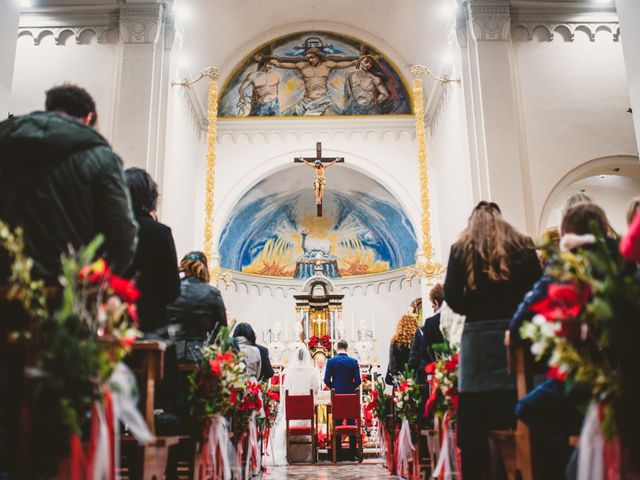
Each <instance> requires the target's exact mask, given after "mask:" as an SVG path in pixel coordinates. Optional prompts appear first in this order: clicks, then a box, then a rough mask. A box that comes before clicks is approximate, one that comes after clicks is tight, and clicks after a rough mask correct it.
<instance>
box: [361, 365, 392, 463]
mask: <svg viewBox="0 0 640 480" xmlns="http://www.w3.org/2000/svg"><path fill="white" fill-rule="evenodd" d="M379 378H382V377H379ZM391 400H392V397H391V395H389V394H388V393H386V392H385V384H384V381H382V380H378V381H377V382H375V384H374V388H373V389H372V390H371V393H370V394H369V396H368V397H367V398H366V401H365V407H364V415H365V419H366V418H367V416H368V415H371V416H372V417H373V418H375V419H376V428H377V437H378V442H379V444H380V455H381V456H382V457H384V458H385V461H386V464H387V469H388V470H389V471H390V472H392V471H393V445H391V433H392V432H391V431H390V429H393V428H394V426H393V425H391V424H389V423H388V422H387V415H388V414H389V412H390V411H391V404H392V401H391Z"/></svg>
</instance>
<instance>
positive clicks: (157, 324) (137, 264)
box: [124, 167, 180, 333]
mask: <svg viewBox="0 0 640 480" xmlns="http://www.w3.org/2000/svg"><path fill="white" fill-rule="evenodd" d="M124 173H125V178H126V181H127V186H128V187H129V193H130V194H131V202H132V204H133V211H134V213H135V217H136V221H137V222H138V225H139V228H140V231H139V240H138V249H137V250H136V255H135V257H134V260H133V264H132V265H131V267H130V268H129V272H128V276H129V277H131V278H135V279H136V282H137V284H138V288H139V289H140V299H139V300H138V316H139V317H140V330H141V331H142V332H143V333H162V329H163V328H166V327H167V325H168V323H169V320H168V317H167V311H166V308H167V305H168V304H169V303H171V302H172V301H173V300H175V299H176V297H177V296H178V294H179V293H180V277H179V275H178V259H177V256H176V247H175V243H174V241H173V235H172V234H171V229H170V228H169V227H168V226H166V225H164V224H162V223H160V222H158V221H156V219H155V212H156V207H157V203H158V186H157V184H156V182H155V181H154V180H153V178H151V175H149V174H148V173H147V172H146V171H145V170H142V169H141V168H135V167H132V168H128V169H126V170H125V172H124Z"/></svg>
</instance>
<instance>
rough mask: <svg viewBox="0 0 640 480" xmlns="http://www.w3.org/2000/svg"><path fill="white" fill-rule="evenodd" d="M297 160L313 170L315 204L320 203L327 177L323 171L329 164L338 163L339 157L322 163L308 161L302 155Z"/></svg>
mask: <svg viewBox="0 0 640 480" xmlns="http://www.w3.org/2000/svg"><path fill="white" fill-rule="evenodd" d="M298 160H299V161H301V162H302V163H304V164H305V165H308V166H309V167H311V168H313V169H314V170H315V172H316V176H315V178H314V179H313V191H314V192H315V194H316V205H322V197H323V196H324V186H325V185H326V183H327V179H326V177H325V176H324V171H325V169H327V168H329V167H330V166H332V165H334V164H336V163H338V162H339V161H340V158H336V159H335V160H333V161H331V162H329V163H327V164H324V163H322V162H321V161H320V160H316V161H315V162H309V161H308V160H305V159H304V158H302V157H299V158H298Z"/></svg>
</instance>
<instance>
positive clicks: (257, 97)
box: [218, 32, 411, 117]
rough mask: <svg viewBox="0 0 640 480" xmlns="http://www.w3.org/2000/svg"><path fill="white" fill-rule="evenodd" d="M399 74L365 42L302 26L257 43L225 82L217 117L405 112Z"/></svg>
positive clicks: (406, 104)
mask: <svg viewBox="0 0 640 480" xmlns="http://www.w3.org/2000/svg"><path fill="white" fill-rule="evenodd" d="M410 105H411V101H410V97H409V94H408V92H407V89H406V88H405V86H404V84H403V82H402V77H401V76H400V74H399V73H398V72H397V71H396V70H395V68H394V67H393V66H392V65H391V64H390V63H389V61H388V60H387V59H386V58H385V57H384V55H382V54H381V53H380V52H378V51H377V50H376V49H374V48H373V47H371V46H370V45H368V44H366V43H364V42H361V41H358V40H354V39H352V38H349V37H345V36H343V35H339V34H335V33H329V32H301V33H295V34H292V35H288V36H286V37H282V38H278V39H275V40H273V41H271V42H269V43H268V44H266V45H263V46H262V47H260V48H258V49H257V50H255V51H254V52H252V54H251V55H250V56H249V58H248V59H247V60H246V61H245V62H244V63H242V64H241V65H239V66H238V67H237V68H236V70H235V72H234V73H233V74H232V75H231V77H230V80H229V81H228V82H227V83H226V85H225V88H224V91H223V93H222V96H221V99H220V103H219V107H218V115H219V116H220V117H256V116H289V115H293V116H321V115H383V114H410V113H411V106H410Z"/></svg>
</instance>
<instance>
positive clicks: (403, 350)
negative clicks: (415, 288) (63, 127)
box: [385, 313, 420, 385]
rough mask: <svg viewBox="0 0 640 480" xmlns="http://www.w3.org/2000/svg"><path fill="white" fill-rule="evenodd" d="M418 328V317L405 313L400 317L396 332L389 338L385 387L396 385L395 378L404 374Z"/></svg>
mask: <svg viewBox="0 0 640 480" xmlns="http://www.w3.org/2000/svg"><path fill="white" fill-rule="evenodd" d="M419 327H420V324H419V323H418V316H417V315H416V314H413V313H406V314H404V315H402V317H400V320H398V323H397V324H396V331H395V333H394V335H393V337H391V345H390V346H389V367H388V368H387V376H386V377H385V382H386V384H387V385H396V377H398V375H400V374H402V373H404V367H405V366H406V365H407V362H408V361H409V352H410V351H411V344H412V343H413V337H414V335H415V333H416V330H417V329H418V328H419Z"/></svg>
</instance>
